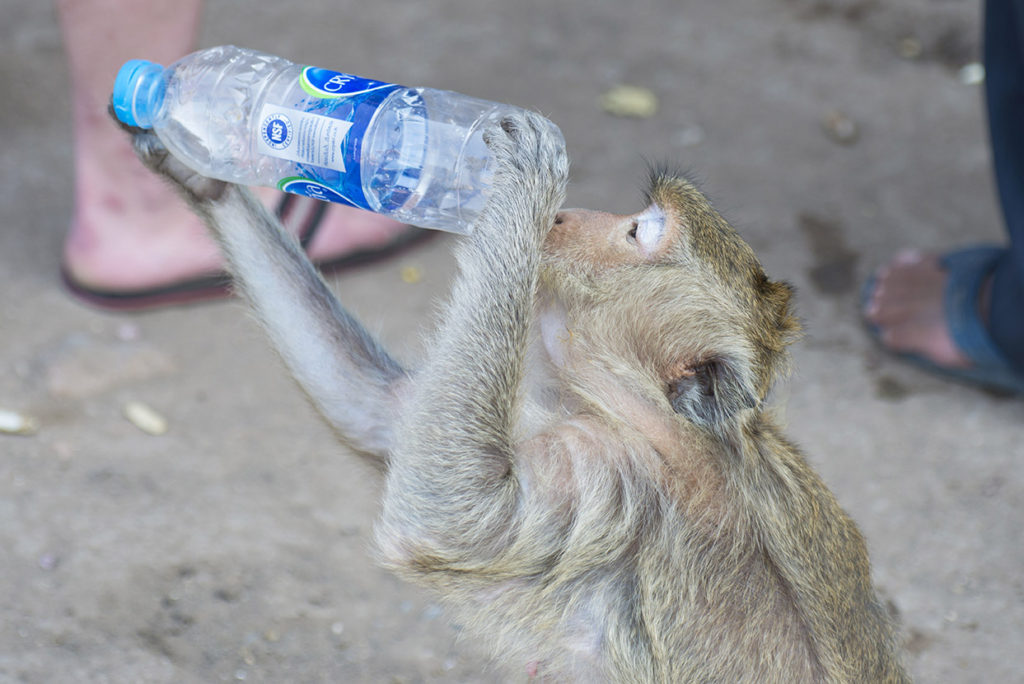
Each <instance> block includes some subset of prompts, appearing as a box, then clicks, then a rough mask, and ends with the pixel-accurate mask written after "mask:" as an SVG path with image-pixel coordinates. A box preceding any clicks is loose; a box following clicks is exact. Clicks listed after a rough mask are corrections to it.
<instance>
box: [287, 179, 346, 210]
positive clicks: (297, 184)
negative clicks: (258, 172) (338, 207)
mask: <svg viewBox="0 0 1024 684" xmlns="http://www.w3.org/2000/svg"><path fill="white" fill-rule="evenodd" d="M277 187H278V189H279V190H283V191H284V192H290V193H292V194H293V195H304V196H305V197H312V198H313V199H318V200H323V201H324V202H337V203H338V204H348V205H350V206H355V203H354V202H353V201H352V200H350V199H349V198H347V197H345V196H344V195H342V194H341V193H340V192H338V191H337V190H335V189H334V188H329V187H327V186H326V185H324V184H323V183H317V182H316V181H315V180H310V179H309V178H285V179H284V180H283V181H281V182H280V183H278V184H277Z"/></svg>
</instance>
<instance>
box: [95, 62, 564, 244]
mask: <svg viewBox="0 0 1024 684" xmlns="http://www.w3.org/2000/svg"><path fill="white" fill-rule="evenodd" d="M113 105H114V111H115V113H116V114H117V117H118V118H119V119H120V120H121V121H123V122H125V123H127V124H130V125H133V126H139V127H141V128H152V129H153V131H154V132H155V133H156V135H157V137H159V138H160V140H161V142H163V144H164V145H165V146H166V147H167V149H168V150H169V151H170V152H171V153H172V154H173V155H174V156H175V157H177V158H178V159H180V160H181V161H182V162H184V163H185V164H187V165H189V166H190V167H192V168H193V169H195V170H196V171H198V172H199V173H201V174H203V175H205V176H208V177H210V178H219V179H221V180H226V181H230V182H233V183H240V184H243V185H266V186H271V187H277V188H280V189H281V190H284V191H285V192H291V193H296V194H299V195H306V196H309V197H315V198H317V199H321V200H327V201H331V202H339V203H341V204H348V205H351V206H355V207H359V208H362V209H369V210H371V211H375V212H377V213H380V214H385V215H387V216H391V217H394V218H395V219H398V220H399V221H402V222H404V223H410V224H413V225H417V226H422V227H425V228H437V229H440V230H447V231H451V232H456V233H468V232H469V231H470V230H471V227H472V224H473V221H474V220H475V218H476V216H477V215H478V214H479V212H480V210H481V209H482V208H483V206H484V203H485V202H486V199H487V195H488V191H489V187H490V185H491V181H492V178H493V171H494V170H493V164H492V160H491V156H490V153H489V150H488V149H487V145H486V144H485V143H484V141H483V130H484V129H485V127H486V126H488V125H489V124H490V123H492V122H496V121H499V120H501V118H502V117H503V116H505V115H506V114H508V113H510V112H512V111H516V110H515V108H513V107H511V106H509V105H503V104H498V103H496V102H488V101H486V100H479V99H476V98H473V97H467V96H465V95H460V94H458V93H453V92H448V91H442V90H434V89H431V88H408V87H405V86H400V85H396V84H393V83H384V82H381V81H373V80H369V79H365V78H360V77H358V76H352V75H350V74H344V73H341V72H338V71H330V70H328V69H320V68H317V67H312V66H301V65H298V64H293V63H292V62H289V61H287V60H285V59H282V58H281V57H275V56H273V55H268V54H264V53H260V52H255V51H253V50H247V49H243V48H237V47H234V46H223V47H216V48H210V49H207V50H201V51H199V52H196V53H193V54H191V55H189V56H187V57H185V58H184V59H181V60H180V61H178V62H175V63H174V64H172V65H170V66H168V67H163V66H161V65H159V64H154V63H152V62H147V61H144V60H132V61H129V62H127V63H125V64H124V66H122V67H121V70H120V71H119V72H118V75H117V80H116V82H115V84H114V94H113ZM549 123H550V122H549ZM550 125H551V127H552V129H553V130H554V131H555V132H556V133H558V135H559V136H561V132H559V131H558V128H557V127H556V126H555V125H554V124H550Z"/></svg>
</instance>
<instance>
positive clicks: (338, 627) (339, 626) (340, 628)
mask: <svg viewBox="0 0 1024 684" xmlns="http://www.w3.org/2000/svg"><path fill="white" fill-rule="evenodd" d="M344 631H345V624H344V623H342V622H335V623H334V624H333V625H331V634H333V635H334V636H341V633H342V632H344Z"/></svg>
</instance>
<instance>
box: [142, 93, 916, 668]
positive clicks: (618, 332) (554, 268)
mask: <svg viewBox="0 0 1024 684" xmlns="http://www.w3.org/2000/svg"><path fill="white" fill-rule="evenodd" d="M129 132H130V133H131V134H132V136H133V140H134V145H135V148H136V151H137V153H138V155H139V156H140V158H141V159H142V160H143V162H144V163H146V164H147V166H149V167H150V168H151V169H152V170H154V171H155V172H157V173H158V174H161V175H163V176H164V177H165V178H167V179H169V180H170V182H171V183H172V184H174V185H175V186H176V187H177V189H178V190H179V191H180V192H181V194H182V195H183V196H184V197H185V198H186V200H187V201H188V202H189V203H190V204H191V206H192V207H193V209H194V210H195V212H196V213H197V214H198V215H199V216H200V217H201V218H202V219H203V220H204V221H205V222H206V224H207V225H208V227H209V228H210V230H211V233H212V234H213V236H214V237H215V238H216V240H217V241H218V242H219V244H220V246H221V248H222V249H223V253H224V256H225V259H226V262H227V265H228V268H229V271H230V272H231V273H232V275H233V278H234V282H235V285H236V288H237V289H238V291H239V292H240V293H241V294H242V295H243V296H244V297H245V299H246V300H247V301H248V303H249V305H250V306H251V308H252V309H253V311H254V312H255V314H256V317H257V319H258V320H259V321H260V322H261V324H262V326H263V327H264V328H265V329H266V331H267V334H268V335H269V337H270V340H271V342H272V344H273V346H274V347H275V348H276V349H277V350H278V352H279V353H280V356H281V358H282V359H283V361H284V364H285V365H286V366H287V367H288V369H289V370H290V371H291V373H292V374H293V375H294V377H295V378H296V380H297V381H298V384H299V385H300V386H301V387H302V388H303V389H304V390H305V392H306V393H307V394H308V395H309V397H310V398H311V399H312V402H313V403H314V404H315V406H316V407H317V408H318V409H319V410H320V412H321V413H322V414H323V416H324V417H325V418H326V419H327V420H328V421H329V422H330V423H331V424H332V425H333V426H334V427H335V428H336V429H337V431H338V433H339V434H340V436H341V438H342V440H343V442H344V443H345V444H346V445H347V446H348V447H350V448H351V449H352V450H354V451H355V452H357V453H359V454H361V455H363V456H365V457H367V458H368V459H369V460H370V461H371V462H372V463H374V464H376V466H377V467H378V468H379V470H380V471H381V473H382V474H383V478H384V487H383V495H382V503H381V511H380V514H379V519H378V521H377V522H376V524H375V528H374V533H373V535H374V546H375V549H376V553H377V555H378V560H379V561H380V563H381V564H382V565H383V566H384V567H386V568H388V569H389V570H391V571H393V572H395V573H397V574H398V575H399V576H401V577H404V578H405V579H408V580H410V581H413V582H415V583H417V584H419V585H422V586H426V587H428V588H430V589H431V590H433V591H436V592H438V593H439V595H440V596H442V597H443V598H444V600H445V601H446V603H447V604H448V605H449V606H451V607H452V609H453V610H454V611H456V613H457V614H458V615H459V616H460V617H461V618H462V619H463V620H465V623H466V624H467V625H468V628H469V629H470V630H471V631H473V632H475V633H477V634H479V635H481V636H483V637H485V638H486V640H487V641H488V642H489V643H490V644H492V648H493V651H494V655H500V656H501V657H502V658H503V659H505V660H507V661H509V662H510V663H518V664H519V665H520V666H521V665H522V664H523V663H531V665H530V666H529V671H530V673H531V674H536V675H537V676H539V677H542V678H544V679H545V680H550V681H580V682H599V681H608V682H903V681H909V679H908V677H907V674H906V673H905V671H904V669H903V667H902V665H901V663H900V658H899V654H898V649H897V646H896V636H895V634H896V627H895V625H894V622H893V620H892V619H891V618H890V616H889V615H888V613H887V611H886V610H885V609H884V608H883V606H882V605H881V603H880V601H879V599H878V596H877V594H876V591H875V588H874V586H873V584H872V580H871V569H870V564H869V560H868V554H867V550H866V545H865V541H864V539H863V537H862V535H861V533H860V532H859V530H858V528H857V526H856V524H855V523H854V522H853V521H852V519H851V518H850V517H849V516H848V515H847V514H846V513H845V512H844V511H843V509H842V508H841V507H840V505H839V503H838V502H837V500H836V498H835V497H834V496H833V494H832V493H831V492H830V490H829V489H828V488H827V486H826V485H825V484H824V482H823V481H822V479H821V478H820V477H819V476H818V475H817V474H816V473H815V471H814V470H813V469H812V468H811V467H810V466H809V465H808V462H807V460H806V458H805V457H804V456H803V454H802V453H801V452H800V450H799V449H798V448H797V447H796V446H795V445H794V444H793V443H791V442H790V441H789V440H788V439H787V438H786V437H785V436H784V435H783V433H782V429H781V428H780V427H779V426H778V425H777V424H776V419H775V418H774V415H773V413H772V410H771V407H770V392H771V390H772V387H773V386H774V385H775V384H776V383H777V382H778V381H780V380H781V379H783V378H784V377H785V376H786V375H787V374H788V371H789V365H790V361H789V351H788V349H789V346H790V344H791V342H792V341H793V340H794V339H795V338H796V337H797V335H798V334H799V329H800V325H799V323H798V320H797V318H796V314H795V313H794V310H793V309H794V307H793V304H792V298H793V297H792V295H793V290H792V287H791V286H790V285H788V284H786V283H785V282H782V281H775V280H771V279H769V278H768V276H767V275H766V274H765V272H764V270H763V268H762V266H761V264H760V263H759V261H758V259H757V257H756V255H755V254H754V252H753V251H752V249H751V248H750V247H749V246H748V245H747V243H746V242H744V241H743V239H742V238H741V237H740V236H739V234H738V233H737V231H736V230H734V229H733V228H732V227H731V226H730V225H729V223H728V222H727V221H726V220H725V219H724V218H723V217H722V216H721V215H720V214H719V213H718V212H717V211H716V210H715V209H714V208H713V207H712V205H711V204H710V202H709V201H708V200H707V199H706V197H705V196H704V195H703V194H702V193H701V192H700V191H699V190H698V189H697V187H696V186H695V185H694V184H693V183H691V182H690V181H688V180H687V179H686V178H685V177H684V176H683V175H681V174H675V173H671V172H669V171H667V170H653V171H652V172H651V174H650V179H649V183H648V188H647V191H646V194H645V200H644V203H643V204H644V207H645V208H644V209H643V210H642V211H640V212H638V213H635V214H630V215H613V214H609V213H604V212H596V211H589V210H563V209H561V207H562V204H563V202H564V198H565V193H566V187H567V183H568V169H569V163H568V158H567V154H566V151H565V148H564V144H563V143H561V142H560V141H558V140H555V139H554V137H553V136H552V135H551V134H550V132H549V130H548V128H547V127H546V126H545V125H543V124H542V120H541V119H539V118H538V116H537V115H535V114H531V113H524V114H518V115H510V116H508V117H506V118H504V119H502V121H501V122H500V123H496V124H494V125H491V126H490V127H489V128H488V129H487V131H486V134H485V140H486V142H487V145H488V146H489V148H490V150H491V153H492V155H493V159H494V168H495V171H494V181H493V186H492V190H491V195H490V198H489V199H488V201H487V203H486V206H485V208H484V209H483V212H482V214H481V215H480V218H479V219H478V220H477V221H476V222H475V224H474V226H473V230H472V231H471V232H470V234H469V235H467V236H464V237H460V238H458V241H457V243H456V245H455V251H456V260H457V266H458V270H457V273H456V275H455V277H454V281H453V283H452V286H451V292H450V294H449V296H448V299H447V300H446V303H445V304H444V307H443V309H442V310H441V312H440V314H439V316H438V321H437V327H436V330H434V331H433V332H432V333H431V336H430V337H429V338H428V342H427V344H426V345H425V348H426V350H427V351H426V353H425V358H424V359H423V360H422V361H421V362H420V363H419V365H417V366H415V367H412V366H407V365H405V364H403V363H400V362H399V361H398V360H396V359H395V358H394V357H393V356H392V355H391V354H389V353H388V351H387V350H386V349H385V348H384V346H383V345H382V344H381V343H380V342H379V341H378V340H376V339H375V338H374V337H373V336H371V335H370V334H369V333H368V332H367V331H366V330H365V328H364V327H363V326H362V325H361V324H360V323H359V322H358V321H357V320H356V319H355V318H354V317H353V316H352V315H351V314H350V313H348V312H347V311H346V310H345V309H344V308H343V306H342V305H341V304H340V303H339V301H338V299H337V298H336V297H335V295H334V294H333V292H332V291H331V289H330V288H329V287H328V285H327V284H326V283H325V281H324V280H323V279H322V278H321V277H320V275H319V274H318V273H317V271H316V269H315V268H314V267H313V266H312V265H311V263H310V262H309V260H308V259H307V258H306V256H305V254H304V252H303V251H302V249H301V248H300V247H299V246H298V245H297V243H296V241H295V240H294V239H293V238H292V237H290V236H289V235H287V234H286V233H285V232H284V231H283V230H282V229H281V227H280V224H279V222H278V221H277V220H276V219H275V218H274V217H273V216H272V215H271V214H270V212H268V211H267V210H266V209H264V208H263V206H262V205H261V204H260V203H259V202H258V201H256V200H255V199H254V197H253V196H252V195H251V194H250V193H249V192H248V191H247V190H246V189H244V188H241V187H238V186H236V185H232V184H228V183H225V182H222V181H217V180H212V179H209V178H204V177H202V176H199V175H197V174H196V173H195V172H193V171H191V170H189V169H187V168H186V167H184V166H183V165H182V164H181V163H180V162H178V161H177V160H175V159H174V158H173V157H172V156H171V155H169V153H168V152H167V151H166V149H165V148H163V146H162V145H161V144H160V142H159V140H158V139H157V138H156V137H155V136H154V135H153V134H152V133H151V132H145V131H142V130H140V129H129Z"/></svg>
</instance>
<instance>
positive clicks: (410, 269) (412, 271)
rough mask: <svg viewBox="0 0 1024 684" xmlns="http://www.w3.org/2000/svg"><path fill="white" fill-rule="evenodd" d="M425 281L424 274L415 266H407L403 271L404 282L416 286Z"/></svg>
mask: <svg viewBox="0 0 1024 684" xmlns="http://www.w3.org/2000/svg"><path fill="white" fill-rule="evenodd" d="M421 280H423V273H422V271H420V269H418V268H416V267H415V266H406V267H404V268H403V269H402V282H403V283H407V284H409V285H415V284H416V283H418V282H420V281H421Z"/></svg>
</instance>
